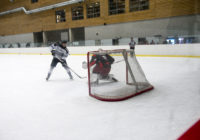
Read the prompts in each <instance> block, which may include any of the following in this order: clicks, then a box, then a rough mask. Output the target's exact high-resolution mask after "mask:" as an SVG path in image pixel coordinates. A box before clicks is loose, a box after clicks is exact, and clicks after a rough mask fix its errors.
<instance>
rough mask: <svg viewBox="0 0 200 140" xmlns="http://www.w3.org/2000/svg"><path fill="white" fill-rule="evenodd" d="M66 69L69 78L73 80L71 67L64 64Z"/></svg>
mask: <svg viewBox="0 0 200 140" xmlns="http://www.w3.org/2000/svg"><path fill="white" fill-rule="evenodd" d="M64 68H65V70H66V71H67V73H68V75H69V78H70V79H71V80H72V79H73V76H72V74H71V72H70V70H69V67H68V66H64Z"/></svg>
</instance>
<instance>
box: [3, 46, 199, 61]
mask: <svg viewBox="0 0 200 140" xmlns="http://www.w3.org/2000/svg"><path fill="white" fill-rule="evenodd" d="M98 48H102V49H105V50H112V49H128V48H129V46H128V45H121V46H90V47H68V49H69V51H70V54H71V55H86V54H87V52H88V51H94V50H98ZM135 53H136V55H138V56H160V57H162V56H166V57H170V56H172V57H196V58H200V44H180V45H137V46H136V50H135ZM0 54H25V55H34V54H36V55H50V48H49V47H42V48H1V49H0Z"/></svg>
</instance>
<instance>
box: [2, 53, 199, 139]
mask: <svg viewBox="0 0 200 140" xmlns="http://www.w3.org/2000/svg"><path fill="white" fill-rule="evenodd" d="M51 59H52V58H51V56H49V55H47V56H45V55H40V56H39V55H0V87H1V88H0V140H161V139H162V140H174V139H176V138H177V137H179V136H180V135H181V134H182V133H183V132H184V131H185V130H186V129H188V128H189V127H190V126H191V125H192V124H193V123H194V122H196V121H197V120H198V119H199V118H200V59H194V58H159V57H156V58H151V57H138V60H139V62H140V64H141V66H142V68H143V70H144V73H145V74H146V76H147V79H148V80H149V82H150V83H151V84H152V85H153V86H154V87H155V89H154V90H152V91H150V92H147V93H144V94H141V95H139V96H136V97H134V98H130V99H129V100H125V101H121V102H102V101H99V100H96V99H94V98H92V97H89V96H88V86H87V79H79V78H77V77H76V76H75V75H74V77H75V79H74V80H73V81H71V80H69V77H68V75H67V73H66V71H65V70H64V69H63V68H62V66H61V65H60V64H59V65H58V66H57V68H56V69H55V70H54V71H53V74H52V77H51V78H50V81H48V82H46V81H45V77H46V75H47V72H48V70H49V65H50V62H51ZM84 60H85V61H86V56H69V57H68V59H67V61H68V64H69V66H70V67H71V68H72V69H73V70H74V71H76V72H77V73H78V74H80V75H82V76H86V73H87V71H86V70H83V69H82V68H81V63H82V61H84Z"/></svg>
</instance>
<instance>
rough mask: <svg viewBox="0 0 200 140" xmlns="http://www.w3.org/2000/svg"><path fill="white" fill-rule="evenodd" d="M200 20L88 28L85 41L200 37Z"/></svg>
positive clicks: (158, 21) (183, 18)
mask: <svg viewBox="0 0 200 140" xmlns="http://www.w3.org/2000/svg"><path fill="white" fill-rule="evenodd" d="M199 19H200V16H199V15H196V16H182V17H171V18H164V19H155V20H145V21H137V22H128V23H119V24H111V25H102V26H93V27H86V28H85V39H86V40H98V39H111V38H119V37H123V38H124V37H130V36H133V37H153V36H154V35H162V37H167V36H182V35H200V30H199V27H200V20H199Z"/></svg>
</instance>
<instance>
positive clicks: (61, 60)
mask: <svg viewBox="0 0 200 140" xmlns="http://www.w3.org/2000/svg"><path fill="white" fill-rule="evenodd" d="M55 58H57V59H58V60H59V61H60V62H64V61H63V60H62V59H60V58H58V57H55ZM66 67H68V68H69V69H70V70H71V71H72V72H73V73H74V74H75V75H76V76H78V77H79V78H80V79H84V78H87V77H82V76H80V75H78V74H77V73H76V72H75V71H74V70H73V69H72V68H70V67H69V66H68V65H66Z"/></svg>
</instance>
